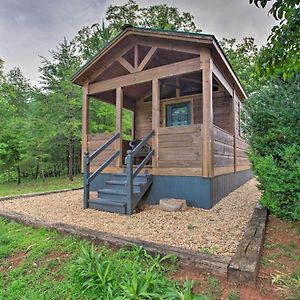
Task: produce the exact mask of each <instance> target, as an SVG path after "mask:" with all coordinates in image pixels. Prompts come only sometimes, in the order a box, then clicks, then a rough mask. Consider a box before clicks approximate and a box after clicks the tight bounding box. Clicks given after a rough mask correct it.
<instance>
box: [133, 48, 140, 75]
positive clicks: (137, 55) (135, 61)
mask: <svg viewBox="0 0 300 300" xmlns="http://www.w3.org/2000/svg"><path fill="white" fill-rule="evenodd" d="M133 51H134V71H135V72H137V70H138V66H139V46H138V45H134V50H133Z"/></svg>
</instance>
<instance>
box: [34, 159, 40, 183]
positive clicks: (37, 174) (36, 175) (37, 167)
mask: <svg viewBox="0 0 300 300" xmlns="http://www.w3.org/2000/svg"><path fill="white" fill-rule="evenodd" d="M38 176H39V163H38V162H37V163H36V169H35V177H34V178H35V179H37V178H38Z"/></svg>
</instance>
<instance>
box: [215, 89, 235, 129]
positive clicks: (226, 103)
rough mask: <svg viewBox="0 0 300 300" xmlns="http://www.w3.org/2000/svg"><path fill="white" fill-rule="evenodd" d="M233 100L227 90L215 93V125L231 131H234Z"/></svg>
mask: <svg viewBox="0 0 300 300" xmlns="http://www.w3.org/2000/svg"><path fill="white" fill-rule="evenodd" d="M231 102H232V98H231V97H230V95H229V94H227V93H225V92H216V93H214V94H213V113H214V125H216V126H218V127H219V128H222V129H224V130H226V131H227V132H229V133H233V128H232V127H233V126H232V119H231V118H232V115H231Z"/></svg>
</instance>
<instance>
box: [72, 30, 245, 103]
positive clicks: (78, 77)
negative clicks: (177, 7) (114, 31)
mask: <svg viewBox="0 0 300 300" xmlns="http://www.w3.org/2000/svg"><path fill="white" fill-rule="evenodd" d="M136 34H138V35H143V36H145V37H146V36H155V37H156V36H157V37H160V38H168V39H176V40H181V41H189V42H197V43H200V44H201V43H203V44H206V45H209V46H210V47H211V48H212V50H214V51H215V54H216V55H217V56H219V58H220V60H221V61H222V62H223V64H224V66H225V67H226V68H227V69H228V71H230V72H229V73H230V75H231V77H232V79H233V80H234V82H235V85H236V86H237V88H238V90H239V91H238V92H239V94H240V96H242V98H246V93H245V91H244V89H243V87H242V85H241V82H240V81H239V78H238V77H237V75H236V73H235V71H234V70H233V68H232V66H231V64H230V62H229V60H228V59H227V57H226V55H225V53H224V52H223V50H222V48H221V46H220V44H219V43H218V41H217V39H216V37H215V36H214V35H213V34H207V33H197V32H185V31H173V30H162V29H154V28H144V27H133V26H127V27H125V28H124V29H123V31H121V32H120V33H119V34H118V35H117V36H115V37H114V38H113V39H112V40H111V41H110V42H109V43H108V44H107V45H106V46H105V47H104V48H102V49H100V50H99V52H98V53H96V54H95V55H94V56H93V57H92V58H91V59H90V60H89V61H87V62H86V63H85V64H84V65H83V66H82V67H81V68H80V69H79V70H78V71H77V72H76V73H75V74H74V75H73V77H72V78H71V81H72V82H73V83H75V84H78V85H83V83H84V82H85V81H86V80H87V79H88V77H89V73H90V72H91V70H92V69H93V67H94V68H96V67H97V65H98V64H99V65H101V59H102V58H103V57H104V56H106V55H107V54H108V55H109V52H110V51H112V49H113V48H114V47H115V46H116V45H117V44H118V43H120V42H121V41H122V40H124V39H125V37H128V36H134V35H136ZM102 64H103V62H102Z"/></svg>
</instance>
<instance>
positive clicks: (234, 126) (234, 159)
mask: <svg viewBox="0 0 300 300" xmlns="http://www.w3.org/2000/svg"><path fill="white" fill-rule="evenodd" d="M235 100H236V94H235V89H234V87H233V95H232V101H231V105H232V107H231V114H232V118H231V122H232V135H233V155H234V157H233V164H234V173H236V170H237V168H236V167H237V161H236V120H235V118H236V116H235V114H236V112H235V105H236V101H235Z"/></svg>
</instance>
